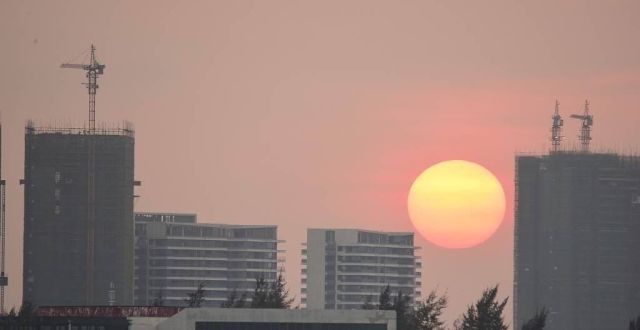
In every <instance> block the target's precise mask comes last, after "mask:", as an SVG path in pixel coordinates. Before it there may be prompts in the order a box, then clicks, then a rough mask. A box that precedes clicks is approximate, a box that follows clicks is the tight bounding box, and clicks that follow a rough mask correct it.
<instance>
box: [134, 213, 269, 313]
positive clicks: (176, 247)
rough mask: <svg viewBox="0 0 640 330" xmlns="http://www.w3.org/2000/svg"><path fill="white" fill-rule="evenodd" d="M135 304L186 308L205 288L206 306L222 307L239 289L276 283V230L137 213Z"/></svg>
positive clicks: (165, 214) (180, 215)
mask: <svg viewBox="0 0 640 330" xmlns="http://www.w3.org/2000/svg"><path fill="white" fill-rule="evenodd" d="M135 237H136V242H135V292H134V298H135V304H137V305H145V306H148V305H151V304H153V303H154V301H155V300H156V299H161V300H162V303H163V304H164V305H165V306H184V305H185V302H184V299H185V298H186V297H187V293H191V292H194V291H195V290H196V288H197V287H198V285H199V284H200V283H203V284H204V290H205V303H204V306H211V307H218V306H220V304H221V303H222V302H224V301H225V300H226V298H227V297H228V295H229V294H230V293H231V292H232V291H233V290H234V289H235V290H237V291H238V294H241V293H242V292H247V293H251V292H253V289H254V288H255V281H256V278H258V277H263V278H264V279H265V280H267V281H273V280H275V279H276V276H277V272H278V263H279V261H278V252H279V251H278V243H279V242H281V241H278V238H277V227H276V226H243V225H221V224H199V223H197V222H196V216H195V215H194V214H171V213H136V214H135Z"/></svg>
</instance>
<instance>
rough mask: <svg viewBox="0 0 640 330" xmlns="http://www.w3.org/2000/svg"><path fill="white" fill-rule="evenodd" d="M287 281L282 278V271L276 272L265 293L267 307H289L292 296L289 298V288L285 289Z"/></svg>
mask: <svg viewBox="0 0 640 330" xmlns="http://www.w3.org/2000/svg"><path fill="white" fill-rule="evenodd" d="M286 285H287V282H286V281H285V280H284V276H283V275H282V273H279V274H278V278H276V280H275V282H273V283H271V287H270V290H269V293H268V294H267V308H279V309H289V308H290V307H291V304H292V303H293V300H294V299H293V298H289V290H287V287H286Z"/></svg>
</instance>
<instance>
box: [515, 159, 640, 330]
mask: <svg viewBox="0 0 640 330" xmlns="http://www.w3.org/2000/svg"><path fill="white" fill-rule="evenodd" d="M516 167H517V169H516V201H515V202H516V203H515V207H516V212H515V237H514V239H515V242H514V247H515V253H514V267H515V268H514V272H515V273H514V277H515V278H514V300H513V303H514V324H515V326H516V328H517V329H519V328H520V327H521V326H522V324H523V323H524V322H526V321H527V320H528V319H530V318H531V317H532V316H533V315H534V314H535V313H536V311H537V310H539V309H541V308H543V307H545V308H547V309H549V317H548V319H547V327H546V328H545V329H551V330H553V329H562V330H571V329H582V330H596V329H624V328H626V327H627V326H628V322H629V320H630V319H633V318H635V317H636V316H637V314H638V311H640V253H638V251H640V157H636V156H620V155H617V154H590V153H576V152H557V153H552V154H550V155H544V156H519V157H517V158H516Z"/></svg>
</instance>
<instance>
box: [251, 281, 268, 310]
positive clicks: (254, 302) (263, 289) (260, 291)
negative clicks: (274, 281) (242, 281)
mask: <svg viewBox="0 0 640 330" xmlns="http://www.w3.org/2000/svg"><path fill="white" fill-rule="evenodd" d="M268 301H269V283H267V281H266V280H265V279H264V277H263V276H260V277H258V278H256V287H255V289H253V295H252V296H251V305H250V307H251V308H267V304H268Z"/></svg>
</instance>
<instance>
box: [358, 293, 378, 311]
mask: <svg viewBox="0 0 640 330" xmlns="http://www.w3.org/2000/svg"><path fill="white" fill-rule="evenodd" d="M361 308H362V309H366V310H371V309H377V308H376V305H374V304H373V298H371V296H367V299H366V300H365V301H364V304H362V307H361Z"/></svg>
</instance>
